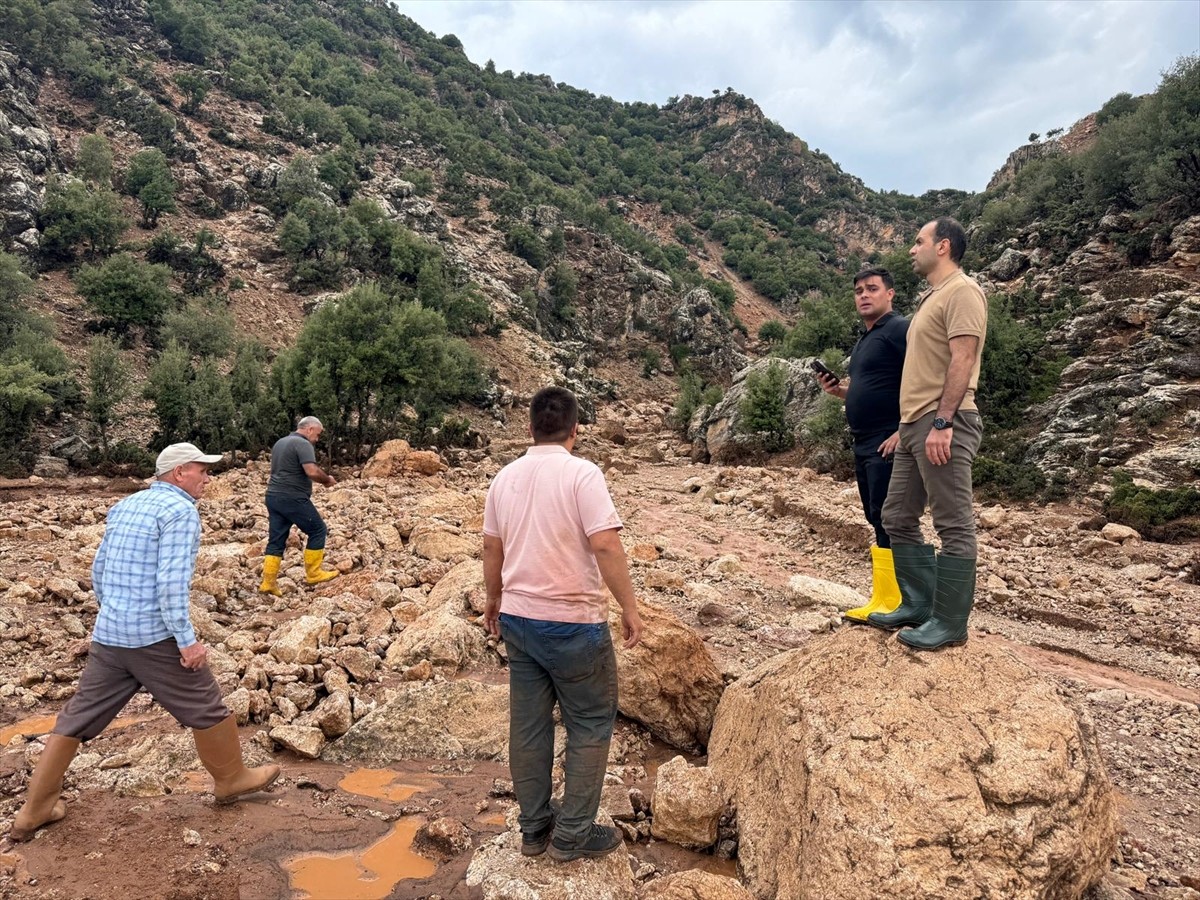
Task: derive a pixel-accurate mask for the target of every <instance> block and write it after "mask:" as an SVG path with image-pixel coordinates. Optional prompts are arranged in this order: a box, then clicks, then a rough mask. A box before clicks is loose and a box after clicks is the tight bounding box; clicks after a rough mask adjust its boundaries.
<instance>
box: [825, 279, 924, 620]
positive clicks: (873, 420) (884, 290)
mask: <svg viewBox="0 0 1200 900" xmlns="http://www.w3.org/2000/svg"><path fill="white" fill-rule="evenodd" d="M895 296H896V291H895V290H894V289H893V281H892V274H891V273H890V272H889V271H888V270H887V269H865V270H864V271H862V272H859V273H858V274H857V275H855V276H854V303H855V306H856V307H857V308H858V314H859V316H861V317H862V320H863V325H865V326H866V328H867V331H866V333H865V334H864V335H863V336H862V337H861V338H859V339H858V343H857V344H855V345H854V350H853V351H852V352H851V354H850V377H849V378H848V379H842V380H840V381H838V380H836V379H834V378H831V377H829V376H827V375H823V374H821V373H820V372H818V373H817V380H818V381H819V382H820V384H821V389H822V390H823V391H825V393H827V394H832V395H833V396H834V397H840V398H841V399H843V400H845V401H846V421H847V423H848V424H849V425H850V432H851V434H852V435H853V436H854V471H855V474H856V475H857V477H858V494H859V496H860V497H861V498H862V504H863V512H864V513H865V514H866V516H867V521H868V522H870V523H871V525H872V526H873V527H874V529H875V544H876V546H874V547H872V548H871V561H872V571H873V574H874V577H873V586H872V590H871V600H870V602H868V603H867V605H866V606H860V607H857V608H856V609H851V610H848V611H847V612H846V618H848V619H850V620H851V621H855V622H866V620H867V616H868V615H870V614H871V613H873V612H892V611H893V610H895V609H896V607H897V606H899V605H900V587H899V586H898V585H897V584H896V569H895V566H894V564H893V562H892V550H891V546H892V543H891V541H890V540H889V539H888V535H887V532H886V531H884V530H883V501H884V500H885V499H887V492H888V482H889V481H890V480H891V477H892V459H893V454H894V453H895V452H896V445H897V443H898V442H899V440H900V375H901V372H902V371H903V369H904V352H905V348H906V346H907V335H908V320H907V319H905V318H904V317H903V316H900V315H897V314H896V313H894V312H892V300H893V299H894V298H895Z"/></svg>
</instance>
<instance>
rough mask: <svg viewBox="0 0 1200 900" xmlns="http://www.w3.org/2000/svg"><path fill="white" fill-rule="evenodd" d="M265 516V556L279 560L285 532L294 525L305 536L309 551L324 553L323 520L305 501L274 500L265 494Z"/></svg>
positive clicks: (287, 498) (315, 509) (284, 544)
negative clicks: (266, 524) (268, 534)
mask: <svg viewBox="0 0 1200 900" xmlns="http://www.w3.org/2000/svg"><path fill="white" fill-rule="evenodd" d="M267 514H268V516H269V517H270V523H271V524H270V528H271V531H270V536H269V537H268V538H267V551H266V555H267V556H283V549H284V548H285V547H286V546H287V539H288V532H290V531H291V530H292V526H293V525H295V526H296V527H297V528H299V529H300V530H301V531H303V532H304V533H305V534H306V535H307V536H308V544H307V545H306V547H307V549H309V550H324V549H325V535H326V533H327V532H328V529H327V528H326V527H325V520H324V519H322V518H321V514H320V513H319V512H317V508H316V507H315V506H313V502H312V501H311V500H309V499H308V498H307V497H303V498H300V497H296V498H292V497H275V496H273V495H271V494H267Z"/></svg>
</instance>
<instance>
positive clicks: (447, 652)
mask: <svg viewBox="0 0 1200 900" xmlns="http://www.w3.org/2000/svg"><path fill="white" fill-rule="evenodd" d="M486 653H487V637H486V636H485V634H484V632H483V629H482V628H479V627H478V626H476V625H472V624H471V623H470V622H468V621H467V620H466V619H463V618H462V617H461V616H458V615H455V614H454V613H452V612H451V611H450V610H449V609H447V608H445V607H443V608H441V609H435V610H433V611H432V612H427V613H424V614H423V615H421V616H420V617H418V618H417V620H416V621H414V622H412V623H410V624H409V625H408V626H407V627H406V628H405V629H404V631H403V632H402V633H401V634H400V636H399V637H398V638H396V640H394V641H393V642H392V645H391V646H390V647H388V650H387V658H386V659H385V660H384V664H385V665H386V666H387V667H388V668H389V669H403V668H407V667H408V666H412V665H416V664H417V663H419V662H421V661H422V660H426V659H427V660H429V662H430V663H432V664H433V665H435V666H444V667H445V668H448V669H451V670H452V671H454V672H457V671H459V670H460V669H465V668H466V667H467V666H469V665H470V664H471V663H473V662H478V661H479V660H481V659H483V658H484V656H485V655H486Z"/></svg>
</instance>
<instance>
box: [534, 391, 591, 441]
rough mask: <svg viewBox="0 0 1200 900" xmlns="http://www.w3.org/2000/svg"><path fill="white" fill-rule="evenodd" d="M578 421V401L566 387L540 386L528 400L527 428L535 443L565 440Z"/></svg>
mask: <svg viewBox="0 0 1200 900" xmlns="http://www.w3.org/2000/svg"><path fill="white" fill-rule="evenodd" d="M578 422H579V401H578V400H576V399H575V395H574V394H572V393H571V392H570V391H568V390H567V389H566V388H560V387H548V388H542V389H541V390H540V391H538V392H537V393H536V394H534V395H533V399H532V400H530V401H529V428H530V430H531V431H532V432H533V440H534V442H535V443H545V442H554V443H558V442H561V441H565V440H566V439H567V438H569V437H570V436H571V429H572V428H574V427H575V426H576V424H578Z"/></svg>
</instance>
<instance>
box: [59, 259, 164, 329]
mask: <svg viewBox="0 0 1200 900" xmlns="http://www.w3.org/2000/svg"><path fill="white" fill-rule="evenodd" d="M170 283H171V270H170V269H168V268H167V267H166V266H163V265H158V264H156V263H145V262H142V261H141V260H139V259H137V258H136V257H134V256H131V255H130V254H128V253H118V254H116V255H115V256H112V257H110V258H108V259H107V260H105V261H104V262H103V263H101V264H100V265H96V266H90V265H89V266H84V267H83V268H81V269H80V270H79V272H78V274H76V276H75V286H76V287H77V288H78V289H79V293H81V294H83V296H84V298H85V299H86V300H87V302H88V305H89V306H91V307H92V309H93V310H95V312H96V313H97V314H98V315H99V316H100V317H101V319H102V320H103V321H104V322H106V323H107V324H109V325H111V326H112V327H115V328H117V329H119V330H124V329H126V328H128V327H129V326H130V325H145V326H154V325H157V324H158V323H159V321H160V320H161V319H162V317H163V315H164V314H165V313H166V311H167V309H168V307H169V306H170V304H171V291H170Z"/></svg>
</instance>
